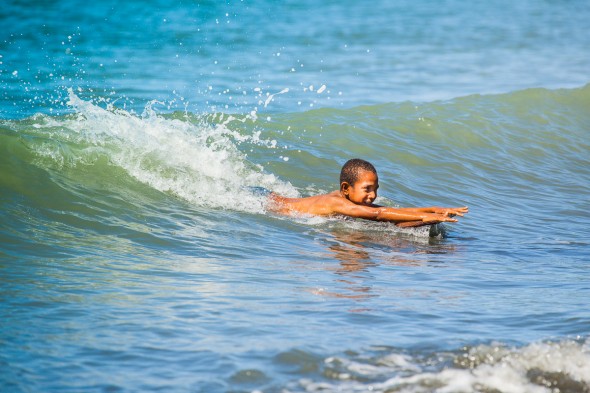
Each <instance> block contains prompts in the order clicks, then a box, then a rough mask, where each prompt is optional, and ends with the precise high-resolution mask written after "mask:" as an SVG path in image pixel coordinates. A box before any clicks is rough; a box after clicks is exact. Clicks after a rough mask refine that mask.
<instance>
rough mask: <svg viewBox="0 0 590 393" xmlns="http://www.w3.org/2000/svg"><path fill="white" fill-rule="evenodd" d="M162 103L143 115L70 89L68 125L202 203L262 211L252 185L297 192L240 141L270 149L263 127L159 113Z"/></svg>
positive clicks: (139, 173)
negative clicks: (252, 158)
mask: <svg viewBox="0 0 590 393" xmlns="http://www.w3.org/2000/svg"><path fill="white" fill-rule="evenodd" d="M157 104H158V102H156V101H153V102H151V103H150V104H149V105H148V106H146V108H145V110H144V112H143V114H142V115H141V116H137V115H134V114H132V113H129V112H127V111H124V110H121V109H114V108H112V107H107V109H104V108H101V107H100V106H98V105H95V104H94V103H92V102H89V101H84V100H82V99H80V98H79V97H78V96H76V94H74V92H73V91H72V90H70V91H69V102H68V105H70V106H72V107H73V108H75V109H76V114H77V116H76V117H75V118H72V119H70V120H67V121H66V123H67V124H66V127H67V128H68V129H70V130H72V131H73V132H75V133H77V134H78V136H79V137H81V138H83V139H84V140H85V142H86V143H90V144H91V145H93V146H101V147H102V148H103V149H104V152H105V153H106V154H108V155H109V160H110V161H111V162H112V163H114V164H115V165H117V166H120V167H121V168H123V169H125V170H126V171H127V172H128V173H129V174H130V175H131V176H133V177H134V178H136V179H137V180H139V181H141V182H143V183H146V184H148V185H150V186H151V187H153V188H155V189H157V190H160V191H163V192H170V193H173V194H176V195H178V196H180V197H181V198H184V199H186V200H187V201H189V202H191V203H194V204H196V205H200V206H207V207H212V208H227V209H236V210H242V211H249V212H262V211H263V209H264V204H265V198H264V197H263V196H261V195H257V194H256V193H254V192H252V191H249V189H248V187H251V186H255V187H264V188H267V189H271V190H275V191H277V192H281V193H284V194H287V195H289V194H290V195H293V194H295V193H296V191H295V190H294V188H293V187H292V186H291V185H290V184H289V183H286V182H282V181H280V180H279V179H277V178H276V177H275V176H274V175H273V174H269V173H265V172H264V170H263V168H262V167H261V166H258V165H254V164H252V163H250V162H249V161H248V160H247V158H246V155H245V154H244V153H242V152H241V151H240V150H239V149H238V147H239V145H240V144H242V143H247V144H254V145H264V146H267V147H271V148H272V141H266V140H264V139H262V138H261V137H260V133H259V132H252V134H247V135H244V134H240V133H239V132H237V131H233V130H231V129H230V128H229V127H228V124H229V123H230V122H231V121H235V120H236V119H235V118H234V117H232V116H224V115H220V116H219V119H217V120H218V121H217V123H215V124H210V123H208V122H206V121H205V120H203V121H201V122H199V121H196V122H195V120H194V119H191V121H189V120H186V121H185V120H177V119H169V118H165V117H163V116H160V115H158V114H157V113H156V111H155V110H154V106H155V105H157Z"/></svg>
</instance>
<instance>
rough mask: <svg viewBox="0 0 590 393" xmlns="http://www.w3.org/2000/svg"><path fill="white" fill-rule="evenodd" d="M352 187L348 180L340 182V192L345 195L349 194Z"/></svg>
mask: <svg viewBox="0 0 590 393" xmlns="http://www.w3.org/2000/svg"><path fill="white" fill-rule="evenodd" d="M349 188H350V184H348V182H345V181H343V182H342V183H340V192H341V193H342V194H344V195H348V190H349Z"/></svg>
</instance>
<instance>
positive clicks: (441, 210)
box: [432, 206, 469, 221]
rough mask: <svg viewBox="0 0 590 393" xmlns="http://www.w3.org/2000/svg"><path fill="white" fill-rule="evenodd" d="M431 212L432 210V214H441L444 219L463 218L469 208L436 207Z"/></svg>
mask: <svg viewBox="0 0 590 393" xmlns="http://www.w3.org/2000/svg"><path fill="white" fill-rule="evenodd" d="M432 210H433V213H435V214H442V215H444V216H446V217H455V216H461V217H463V215H464V214H466V213H469V208H468V207H467V206H463V207H436V208H434V209H432ZM455 221H456V220H455Z"/></svg>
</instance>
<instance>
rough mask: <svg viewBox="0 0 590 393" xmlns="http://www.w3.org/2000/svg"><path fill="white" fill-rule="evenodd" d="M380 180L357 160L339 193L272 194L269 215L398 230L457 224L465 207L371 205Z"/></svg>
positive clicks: (347, 168) (352, 162)
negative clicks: (347, 220)
mask: <svg viewBox="0 0 590 393" xmlns="http://www.w3.org/2000/svg"><path fill="white" fill-rule="evenodd" d="M378 188H379V178H378V177H377V170H376V169H375V167H374V166H373V165H372V164H371V163H369V162H367V161H365V160H361V159H359V158H354V159H352V160H349V161H347V162H346V163H345V164H344V166H343V167H342V170H341V172H340V190H337V191H333V192H331V193H329V194H325V195H317V196H312V197H307V198H285V197H282V196H280V195H277V194H274V193H272V194H271V195H270V196H269V199H270V203H269V205H268V208H269V210H270V211H273V212H276V213H281V214H307V215H316V216H335V215H342V216H348V217H356V218H364V219H367V220H374V221H388V222H393V223H395V224H396V225H397V226H399V227H416V226H421V225H429V224H437V223H439V222H457V220H456V219H454V218H452V217H454V216H463V214H465V213H467V212H468V211H469V209H468V208H467V207H457V208H446V207H418V208H394V207H383V206H378V205H375V204H373V201H374V200H375V199H376V198H377V189H378Z"/></svg>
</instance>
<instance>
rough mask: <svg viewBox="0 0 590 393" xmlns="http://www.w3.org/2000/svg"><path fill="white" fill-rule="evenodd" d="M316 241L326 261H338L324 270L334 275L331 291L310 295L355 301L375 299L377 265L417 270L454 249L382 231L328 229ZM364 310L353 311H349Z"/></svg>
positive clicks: (434, 240)
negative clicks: (435, 256) (324, 252)
mask: <svg viewBox="0 0 590 393" xmlns="http://www.w3.org/2000/svg"><path fill="white" fill-rule="evenodd" d="M322 235H323V236H321V237H319V240H320V242H321V243H322V244H323V246H324V247H325V248H326V250H327V251H328V252H327V253H326V256H327V257H328V258H333V257H335V258H336V260H338V261H339V265H338V266H337V267H332V266H330V265H329V267H328V269H329V270H332V271H333V273H334V274H335V275H336V278H335V280H334V283H335V285H334V288H341V290H340V291H337V290H327V289H325V288H313V289H311V290H310V292H312V293H314V294H316V295H321V296H327V297H335V298H344V299H353V300H357V301H363V300H367V299H370V298H373V297H378V296H379V294H378V293H377V292H376V291H374V290H373V288H374V285H373V282H374V281H375V278H376V277H375V274H376V273H375V270H377V269H379V267H380V266H386V265H389V266H399V267H420V266H424V265H426V264H429V263H435V262H436V261H437V260H436V259H435V258H432V256H434V255H440V254H449V253H453V252H455V251H456V246H455V245H454V244H452V243H449V242H448V241H446V240H445V239H443V238H434V237H416V236H411V235H408V234H405V233H399V232H389V231H382V230H364V229H363V230H359V229H358V228H349V227H344V228H343V227H332V228H329V229H328V231H327V232H322ZM359 310H360V311H367V310H368V309H364V308H361V309H358V308H355V309H353V310H351V311H359Z"/></svg>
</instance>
